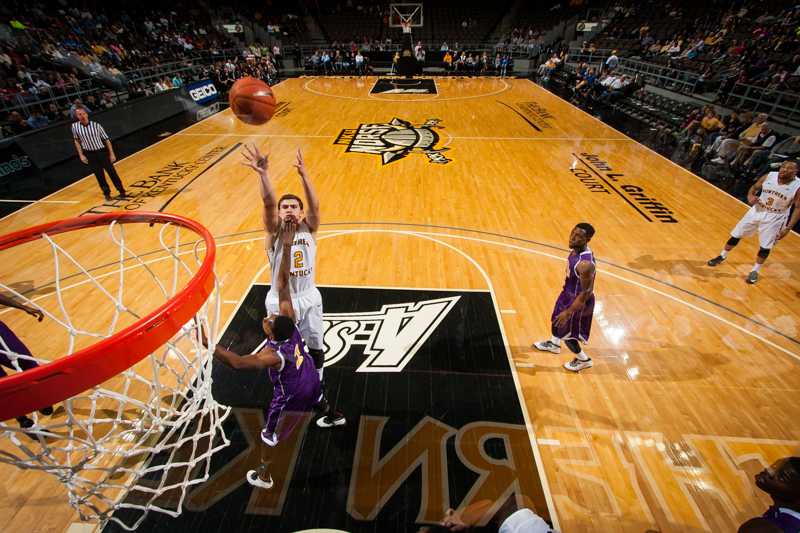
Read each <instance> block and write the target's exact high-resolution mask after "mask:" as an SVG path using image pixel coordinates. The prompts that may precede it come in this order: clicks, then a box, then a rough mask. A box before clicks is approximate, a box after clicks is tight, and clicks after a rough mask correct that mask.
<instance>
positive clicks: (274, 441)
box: [261, 429, 278, 446]
mask: <svg viewBox="0 0 800 533" xmlns="http://www.w3.org/2000/svg"><path fill="white" fill-rule="evenodd" d="M261 441H262V442H263V443H264V444H266V445H267V446H277V445H278V436H277V435H276V434H275V433H267V430H266V429H262V430H261Z"/></svg>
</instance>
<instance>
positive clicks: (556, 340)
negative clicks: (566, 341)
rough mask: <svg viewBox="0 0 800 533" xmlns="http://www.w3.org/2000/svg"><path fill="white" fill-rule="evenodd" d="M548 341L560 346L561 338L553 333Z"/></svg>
mask: <svg viewBox="0 0 800 533" xmlns="http://www.w3.org/2000/svg"><path fill="white" fill-rule="evenodd" d="M550 342H552V343H553V344H555V345H556V346H561V338H559V337H556V336H555V335H553V336H552V337H551V338H550Z"/></svg>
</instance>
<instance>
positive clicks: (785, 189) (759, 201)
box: [708, 160, 800, 285]
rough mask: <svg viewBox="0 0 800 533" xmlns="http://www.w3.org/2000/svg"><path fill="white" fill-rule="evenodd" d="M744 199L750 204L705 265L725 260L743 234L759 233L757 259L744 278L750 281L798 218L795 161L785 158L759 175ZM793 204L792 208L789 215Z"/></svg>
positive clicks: (755, 278)
mask: <svg viewBox="0 0 800 533" xmlns="http://www.w3.org/2000/svg"><path fill="white" fill-rule="evenodd" d="M759 190H760V191H761V192H760V193H759V192H758V191H759ZM757 193H758V196H756V194H757ZM747 203H749V204H750V205H751V206H752V207H750V209H749V210H748V211H747V213H745V215H744V216H743V217H742V219H741V220H740V221H739V223H738V224H736V227H735V228H733V231H731V238H730V239H728V242H726V243H725V247H724V248H723V249H722V251H721V252H720V253H719V255H718V256H717V257H714V258H713V259H709V260H708V266H712V267H715V266H717V265H719V264H720V263H722V262H723V261H725V259H727V257H728V252H730V251H731V250H733V247H734V246H736V245H737V244H739V240H740V239H741V238H742V237H749V236H750V235H752V234H753V233H758V245H759V248H758V254H757V255H756V262H755V264H753V268H752V269H751V270H750V274H748V275H747V280H746V281H747V283H750V284H751V285H752V284H753V283H755V282H757V281H758V271H759V270H760V269H761V265H763V264H764V261H766V260H767V257H768V256H769V253H770V252H771V251H772V248H773V247H774V246H775V244H776V243H777V242H778V241H779V240H781V239H783V238H784V237H786V235H788V234H789V232H790V231H791V230H792V228H793V227H794V226H795V225H796V224H797V222H798V221H800V179H798V178H797V161H791V160H790V161H784V163H783V164H782V165H781V167H780V168H779V169H778V171H777V172H770V173H768V174H764V175H763V176H761V178H759V180H758V181H756V182H755V183H754V184H753V185H752V186H751V187H750V190H749V191H747ZM792 206H794V212H793V213H792V215H791V217H790V216H789V212H790V211H791V209H792Z"/></svg>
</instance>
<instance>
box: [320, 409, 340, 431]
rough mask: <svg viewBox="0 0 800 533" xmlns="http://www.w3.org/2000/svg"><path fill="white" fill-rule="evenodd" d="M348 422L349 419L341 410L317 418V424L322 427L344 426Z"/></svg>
mask: <svg viewBox="0 0 800 533" xmlns="http://www.w3.org/2000/svg"><path fill="white" fill-rule="evenodd" d="M345 424H347V419H346V418H345V417H344V415H343V414H342V413H340V412H339V411H335V412H333V413H329V414H327V415H325V416H321V417H319V418H318V419H317V425H318V426H319V427H321V428H332V427H334V426H343V425H345Z"/></svg>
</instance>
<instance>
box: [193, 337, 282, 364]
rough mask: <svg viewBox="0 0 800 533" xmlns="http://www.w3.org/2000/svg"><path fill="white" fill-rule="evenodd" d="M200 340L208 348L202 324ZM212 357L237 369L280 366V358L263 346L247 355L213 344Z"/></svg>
mask: <svg viewBox="0 0 800 533" xmlns="http://www.w3.org/2000/svg"><path fill="white" fill-rule="evenodd" d="M199 329H200V342H202V343H203V346H205V347H206V348H208V337H206V331H205V329H204V328H203V326H200V328H199ZM214 358H215V359H218V360H220V361H222V362H223V363H225V364H226V365H228V366H229V367H231V368H235V369H237V370H258V369H263V368H270V367H275V366H281V362H282V359H281V358H280V357H278V356H277V355H276V353H275V350H273V349H272V348H264V349H263V350H261V351H260V352H258V353H251V354H249V355H239V354H238V353H236V352H234V351H232V350H229V349H228V348H223V347H222V346H220V345H219V344H217V345H216V346H214Z"/></svg>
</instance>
